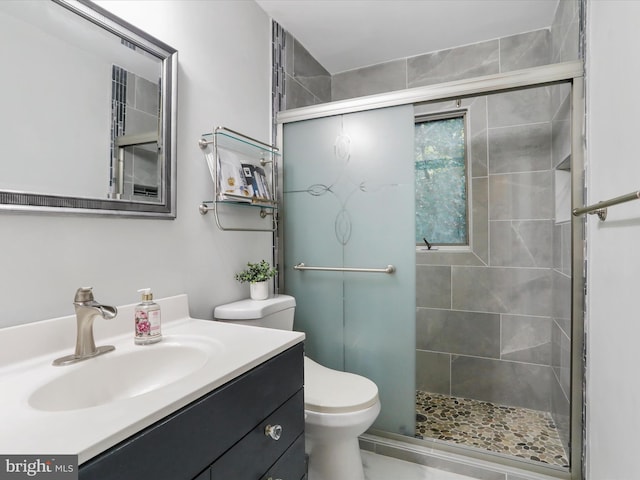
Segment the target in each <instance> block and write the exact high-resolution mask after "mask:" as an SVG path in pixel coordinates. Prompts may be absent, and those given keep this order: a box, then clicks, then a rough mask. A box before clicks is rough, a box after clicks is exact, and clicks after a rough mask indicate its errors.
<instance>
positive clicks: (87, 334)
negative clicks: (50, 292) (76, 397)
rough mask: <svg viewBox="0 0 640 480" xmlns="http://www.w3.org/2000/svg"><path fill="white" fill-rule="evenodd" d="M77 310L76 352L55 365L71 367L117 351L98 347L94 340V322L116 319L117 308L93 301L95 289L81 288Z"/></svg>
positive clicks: (78, 293) (111, 348)
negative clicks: (101, 319) (100, 318)
mask: <svg viewBox="0 0 640 480" xmlns="http://www.w3.org/2000/svg"><path fill="white" fill-rule="evenodd" d="M73 305H74V307H75V309H76V322H77V326H78V330H77V333H76V351H75V353H73V354H72V355H67V356H64V357H61V358H57V359H55V360H54V361H53V364H54V365H70V364H72V363H76V362H80V361H82V360H86V359H88V358H93V357H97V356H98V355H102V354H103V353H107V352H110V351H112V350H115V348H116V347H114V346H113V345H104V346H101V347H96V343H95V341H94V339H93V320H94V318H95V317H97V316H101V317H102V318H104V319H105V320H110V319H112V318H115V316H116V315H117V314H118V309H117V308H116V307H109V306H107V305H101V304H99V303H98V302H96V301H95V300H94V299H93V287H81V288H79V289H78V290H77V291H76V296H75V298H74V299H73Z"/></svg>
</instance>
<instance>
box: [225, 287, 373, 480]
mask: <svg viewBox="0 0 640 480" xmlns="http://www.w3.org/2000/svg"><path fill="white" fill-rule="evenodd" d="M294 310H295V299H294V298H293V297H291V296H289V295H276V296H275V297H273V298H269V299H267V300H240V301H238V302H233V303H229V304H226V305H220V306H218V307H216V309H215V311H214V318H215V319H216V320H220V321H225V322H230V323H237V324H244V325H252V326H260V327H265V328H277V329H280V330H292V329H293V317H294ZM304 376H305V385H304V399H305V450H306V452H307V454H309V480H341V479H344V480H364V472H363V469H362V459H361V457H360V448H359V444H358V436H359V435H361V434H362V433H364V432H365V431H366V430H367V429H368V428H369V427H370V426H371V425H372V424H373V422H374V421H375V419H376V418H377V416H378V414H379V413H380V400H379V398H378V387H377V386H376V384H375V383H374V382H372V381H371V380H369V379H368V378H365V377H362V376H360V375H355V374H353V373H348V372H340V371H337V370H332V369H330V368H327V367H324V366H322V365H320V364H318V363H317V362H315V361H313V360H312V359H310V358H308V357H305V359H304Z"/></svg>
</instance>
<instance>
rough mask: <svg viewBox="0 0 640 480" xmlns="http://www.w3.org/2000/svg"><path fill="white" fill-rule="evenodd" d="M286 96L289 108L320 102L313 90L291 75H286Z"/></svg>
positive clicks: (287, 107)
mask: <svg viewBox="0 0 640 480" xmlns="http://www.w3.org/2000/svg"><path fill="white" fill-rule="evenodd" d="M285 98H286V109H287V110H290V109H292V108H300V107H308V106H309V105H315V104H317V103H319V102H318V99H317V98H316V97H315V96H314V95H313V94H312V93H311V92H309V91H308V90H307V89H306V88H304V87H303V86H302V85H300V83H298V81H297V80H294V79H293V77H290V76H289V75H286V76H285Z"/></svg>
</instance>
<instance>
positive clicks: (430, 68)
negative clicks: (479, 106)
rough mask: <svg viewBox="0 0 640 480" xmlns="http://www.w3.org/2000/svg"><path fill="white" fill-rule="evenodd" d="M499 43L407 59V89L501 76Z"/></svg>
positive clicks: (481, 44)
mask: <svg viewBox="0 0 640 480" xmlns="http://www.w3.org/2000/svg"><path fill="white" fill-rule="evenodd" d="M498 50H499V42H498V40H490V41H488V42H481V43H475V44H473V45H467V46H464V47H457V48H452V49H449V50H441V51H439V52H433V53H427V54H425V55H419V56H417V57H411V58H408V59H407V79H408V81H407V84H408V85H407V87H408V88H412V87H420V86H423V85H433V84H436V83H442V82H448V81H452V80H459V79H463V78H473V77H479V76H482V75H490V74H493V73H499V70H500V69H499V64H498V58H499V52H498Z"/></svg>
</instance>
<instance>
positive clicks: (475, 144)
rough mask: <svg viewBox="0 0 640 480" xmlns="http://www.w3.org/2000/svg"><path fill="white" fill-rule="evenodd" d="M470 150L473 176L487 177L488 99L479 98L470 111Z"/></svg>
mask: <svg viewBox="0 0 640 480" xmlns="http://www.w3.org/2000/svg"><path fill="white" fill-rule="evenodd" d="M468 117H469V132H468V139H469V140H468V148H469V153H470V155H471V176H472V177H485V176H486V175H487V97H478V98H475V99H474V100H473V102H471V104H470V105H469V110H468Z"/></svg>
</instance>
